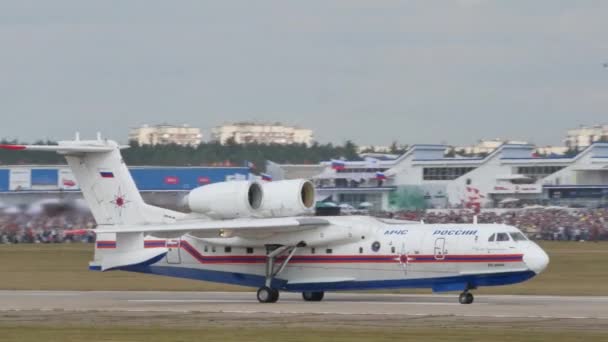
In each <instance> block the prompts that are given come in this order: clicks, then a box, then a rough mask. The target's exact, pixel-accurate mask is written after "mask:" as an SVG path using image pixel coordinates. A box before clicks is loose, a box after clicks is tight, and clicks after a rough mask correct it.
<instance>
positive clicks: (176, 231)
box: [96, 217, 329, 237]
mask: <svg viewBox="0 0 608 342" xmlns="http://www.w3.org/2000/svg"><path fill="white" fill-rule="evenodd" d="M328 224H329V222H328V221H327V220H326V219H322V218H318V217H284V218H268V219H255V218H249V219H234V220H214V221H208V220H205V221H203V220H197V221H185V222H176V223H171V224H163V225H122V226H108V227H107V228H106V227H104V226H100V227H98V228H97V229H96V232H97V233H145V234H148V235H154V236H159V237H160V236H181V235H184V234H187V233H195V232H196V233H209V234H210V235H215V236H218V237H220V236H224V235H239V234H241V233H243V234H245V233H260V234H264V233H275V232H283V231H290V232H293V231H300V230H306V229H312V228H315V227H319V226H325V225H328Z"/></svg>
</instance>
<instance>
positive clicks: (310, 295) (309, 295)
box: [302, 291, 325, 302]
mask: <svg viewBox="0 0 608 342" xmlns="http://www.w3.org/2000/svg"><path fill="white" fill-rule="evenodd" d="M324 294H325V292H323V291H320V292H302V298H303V299H304V300H305V301H307V302H320V301H322V300H323V295H324Z"/></svg>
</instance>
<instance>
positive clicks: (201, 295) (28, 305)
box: [0, 291, 608, 326]
mask: <svg viewBox="0 0 608 342" xmlns="http://www.w3.org/2000/svg"><path fill="white" fill-rule="evenodd" d="M20 311H24V312H25V311H27V312H36V311H41V312H50V311H63V312H73V311H74V312H89V311H90V312H129V313H138V312H146V313H150V312H157V313H222V314H235V315H248V314H256V315H259V314H264V313H265V314H269V315H301V314H314V315H328V316H332V317H333V316H348V315H366V316H370V315H378V316H383V315H385V316H403V317H408V316H409V317H411V316H421V317H433V316H444V317H468V318H486V319H487V318H495V319H501V318H505V319H570V320H585V319H593V320H594V321H597V322H598V323H601V324H602V325H607V326H608V297H565V296H511V295H477V296H475V303H473V304H470V305H462V304H459V303H458V298H457V294H450V295H405V294H403V295H400V294H369V293H326V295H325V299H324V300H323V301H322V302H314V303H313V302H304V301H303V300H302V299H301V295H300V294H298V293H281V298H280V299H279V301H278V302H277V303H274V304H261V303H258V302H257V300H256V296H255V293H253V292H136V291H128V292H118V291H117V292H112V291H92V292H86V291H85V292H81V291H0V312H5V313H6V312H13V313H15V312H20Z"/></svg>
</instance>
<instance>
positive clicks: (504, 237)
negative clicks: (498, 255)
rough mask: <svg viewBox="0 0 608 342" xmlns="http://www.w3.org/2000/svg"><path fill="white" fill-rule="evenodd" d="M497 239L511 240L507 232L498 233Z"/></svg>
mask: <svg viewBox="0 0 608 342" xmlns="http://www.w3.org/2000/svg"><path fill="white" fill-rule="evenodd" d="M496 241H509V234H507V233H498V234H496Z"/></svg>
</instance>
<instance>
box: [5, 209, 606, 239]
mask: <svg viewBox="0 0 608 342" xmlns="http://www.w3.org/2000/svg"><path fill="white" fill-rule="evenodd" d="M380 216H384V217H393V218H396V219H405V220H411V221H423V222H424V223H429V224H432V223H473V222H474V221H475V219H476V220H477V222H478V223H503V224H507V225H512V226H516V227H518V228H520V229H521V230H522V231H524V232H525V233H527V234H528V235H529V236H530V237H532V238H535V239H545V240H577V241H578V240H600V239H603V240H605V239H608V209H606V208H600V209H573V208H532V209H525V208H524V209H513V210H492V209H488V210H483V211H481V212H480V213H475V212H474V211H471V210H461V211H460V210H458V211H457V210H430V211H399V212H396V213H383V214H380ZM94 227H95V220H94V219H93V216H92V215H91V213H90V212H89V211H88V210H87V209H84V208H79V209H74V208H72V209H70V210H60V211H58V212H57V211H56V212H49V211H48V210H42V211H39V212H34V213H32V212H31V211H28V210H10V211H7V210H4V211H2V210H0V243H60V242H92V241H94V240H95V234H94V233H93V232H91V231H89V230H87V229H90V228H94Z"/></svg>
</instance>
